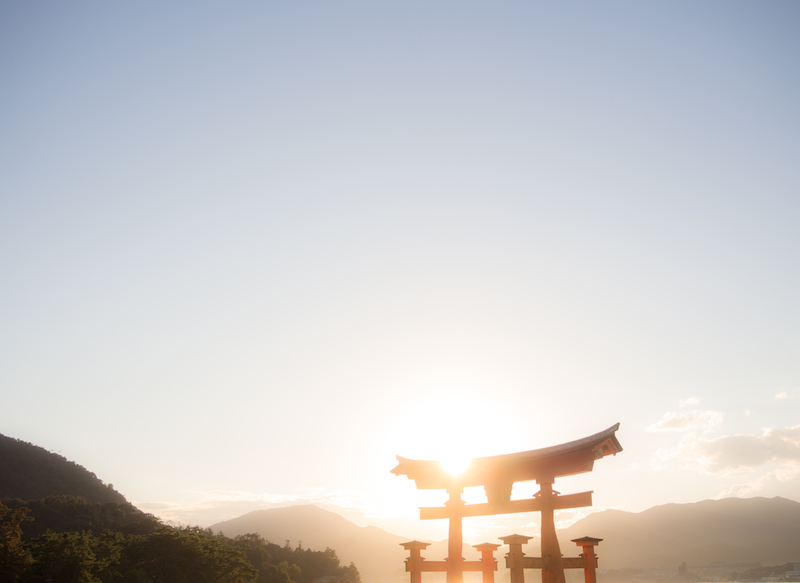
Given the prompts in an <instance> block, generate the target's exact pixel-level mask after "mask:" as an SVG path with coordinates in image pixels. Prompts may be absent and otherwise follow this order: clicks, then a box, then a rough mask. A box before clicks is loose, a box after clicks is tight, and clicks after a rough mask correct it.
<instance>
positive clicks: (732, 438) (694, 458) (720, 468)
mask: <svg viewBox="0 0 800 583" xmlns="http://www.w3.org/2000/svg"><path fill="white" fill-rule="evenodd" d="M660 453H661V454H662V457H676V458H681V459H684V460H687V461H690V462H694V463H697V464H698V465H699V466H700V467H701V468H702V469H704V470H705V471H708V472H711V473H719V474H736V473H742V472H745V471H750V470H753V469H755V468H758V467H761V466H763V465H765V464H768V463H778V464H782V465H790V466H797V465H800V425H796V426H794V427H787V428H785V429H773V428H766V429H764V430H763V431H762V433H761V435H741V434H739V435H723V436H721V437H715V438H713V439H707V438H703V437H698V436H697V435H695V434H689V435H686V436H685V437H684V438H683V439H682V440H681V442H680V444H679V445H678V447H677V448H674V449H672V450H661V452H660Z"/></svg>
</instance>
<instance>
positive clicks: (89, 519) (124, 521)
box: [3, 496, 161, 541]
mask: <svg viewBox="0 0 800 583" xmlns="http://www.w3.org/2000/svg"><path fill="white" fill-rule="evenodd" d="M3 502H4V503H5V504H6V505H7V506H9V507H10V508H21V507H22V506H23V505H24V506H25V507H27V508H28V509H29V510H30V516H31V517H32V518H33V519H34V521H33V523H32V524H27V525H25V528H24V532H23V539H24V540H26V541H27V540H30V539H32V538H34V537H37V536H41V535H43V534H44V533H45V532H47V531H48V530H52V531H53V532H81V531H87V532H91V533H92V534H94V535H99V534H101V533H102V532H103V531H105V530H111V531H114V532H119V533H122V534H151V533H153V532H155V531H156V529H157V528H158V527H159V526H161V523H160V522H159V520H158V518H156V517H155V516H153V515H152V514H146V513H144V512H142V511H141V510H139V509H138V508H136V507H135V506H133V505H132V504H129V503H127V502H125V503H124V504H118V503H116V502H107V503H104V504H101V503H97V502H87V501H86V499H85V498H79V497H76V496H49V497H47V498H45V499H44V500H28V501H26V502H23V501H22V500H3Z"/></svg>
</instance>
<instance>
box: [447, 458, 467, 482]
mask: <svg viewBox="0 0 800 583" xmlns="http://www.w3.org/2000/svg"><path fill="white" fill-rule="evenodd" d="M471 462H472V460H471V459H469V458H464V457H449V458H445V459H443V460H441V461H440V462H439V464H440V465H441V466H442V469H443V470H444V471H445V472H447V473H448V474H450V475H451V476H452V477H453V478H457V477H458V476H460V475H461V474H463V473H464V472H465V471H466V470H467V468H469V465H470V463H471Z"/></svg>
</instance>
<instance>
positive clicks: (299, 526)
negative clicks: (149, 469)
mask: <svg viewBox="0 0 800 583" xmlns="http://www.w3.org/2000/svg"><path fill="white" fill-rule="evenodd" d="M211 529H212V530H213V531H214V532H221V533H223V534H224V535H225V536H228V537H235V536H238V535H240V534H247V533H257V534H260V535H261V536H263V537H264V538H265V539H267V540H268V541H270V542H273V543H276V544H280V545H282V544H284V542H285V541H287V540H288V541H289V543H290V544H291V545H292V546H296V545H297V544H298V543H299V542H301V541H302V545H303V547H305V548H309V549H314V550H324V549H326V548H332V549H333V550H335V551H336V555H337V556H338V557H339V559H340V560H341V562H342V564H343V565H348V564H350V563H351V562H352V563H354V564H355V566H356V567H358V571H359V573H361V577H362V580H363V581H373V580H394V579H396V578H402V577H403V576H406V577H407V575H405V564H404V560H405V557H406V556H407V555H406V551H405V550H403V548H402V547H401V546H400V543H404V542H407V541H408V539H407V538H404V537H401V536H397V535H394V534H390V533H388V532H386V531H384V530H381V529H379V528H377V527H375V526H358V525H355V524H353V523H352V522H350V521H348V520H347V519H345V518H344V517H342V516H339V515H338V514H336V513H334V512H329V511H327V510H323V509H322V508H318V507H316V506H313V505H304V506H289V507H286V508H271V509H268V510H256V511H254V512H250V513H248V514H245V515H243V516H240V517H238V518H234V519H232V520H226V521H225V522H220V523H217V524H214V525H212V526H211Z"/></svg>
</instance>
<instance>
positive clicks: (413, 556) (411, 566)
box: [400, 540, 430, 583]
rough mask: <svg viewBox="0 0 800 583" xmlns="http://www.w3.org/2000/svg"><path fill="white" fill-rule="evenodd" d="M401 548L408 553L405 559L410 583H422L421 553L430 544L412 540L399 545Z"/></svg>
mask: <svg viewBox="0 0 800 583" xmlns="http://www.w3.org/2000/svg"><path fill="white" fill-rule="evenodd" d="M400 544H401V545H402V546H403V548H404V549H405V550H407V551H409V552H410V555H409V557H408V558H407V559H406V571H408V572H409V573H411V583H422V561H424V560H425V559H423V558H422V554H421V551H424V550H425V549H426V548H428V547H429V546H430V543H423V542H420V541H418V540H412V541H411V542H407V543H400Z"/></svg>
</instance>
